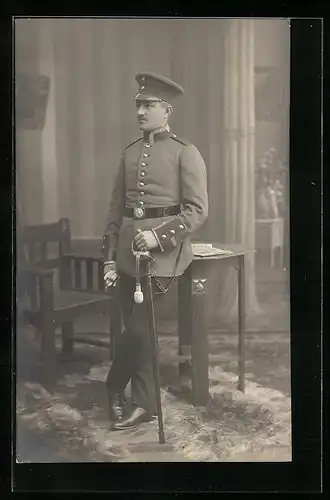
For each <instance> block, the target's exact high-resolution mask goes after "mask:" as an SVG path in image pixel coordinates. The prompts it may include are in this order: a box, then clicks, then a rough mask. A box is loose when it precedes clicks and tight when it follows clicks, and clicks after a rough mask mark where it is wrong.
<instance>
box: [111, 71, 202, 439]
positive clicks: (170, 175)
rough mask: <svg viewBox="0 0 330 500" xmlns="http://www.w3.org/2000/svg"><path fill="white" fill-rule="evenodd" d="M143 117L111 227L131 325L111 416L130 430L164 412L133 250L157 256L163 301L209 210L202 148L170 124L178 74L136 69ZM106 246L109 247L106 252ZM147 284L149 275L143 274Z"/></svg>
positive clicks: (121, 346)
mask: <svg viewBox="0 0 330 500" xmlns="http://www.w3.org/2000/svg"><path fill="white" fill-rule="evenodd" d="M136 81H137V82H138V84H139V91H138V94H137V95H136V96H135V102H136V110H137V119H138V123H139V127H140V129H141V131H142V132H143V135H142V137H140V138H139V139H137V140H136V141H134V142H133V143H131V144H129V145H128V146H127V147H126V148H125V150H124V152H123V154H122V158H121V163H120V166H119V170H118V173H117V177H116V180H115V186H114V189H113V193H112V198H111V202H110V210H109V215H108V219H107V224H106V228H105V233H104V241H105V239H106V237H107V240H108V241H109V249H108V252H107V255H103V258H107V259H108V261H107V262H106V265H105V280H106V283H107V285H108V286H112V285H113V284H115V283H116V281H117V278H118V284H119V288H120V300H121V306H122V312H123V318H124V331H123V333H122V334H121V335H120V339H119V342H118V346H116V350H115V359H114V361H113V363H112V366H111V369H110V371H109V374H108V377H107V392H108V397H109V418H110V422H111V424H112V428H113V429H117V430H119V429H128V428H133V427H135V426H137V425H138V424H139V423H141V422H147V421H150V420H152V419H153V418H154V415H155V414H156V406H155V394H154V383H153V370H152V354H151V346H150V337H149V316H148V307H147V306H148V305H147V304H145V301H144V302H143V303H142V304H134V300H133V294H134V291H135V284H136V283H135V272H136V269H135V264H136V262H135V257H134V254H133V249H135V250H138V251H141V250H142V251H149V252H150V254H151V256H152V264H151V269H152V275H153V288H154V292H155V301H156V307H157V303H158V302H159V301H160V300H161V298H162V296H163V294H164V293H166V291H167V289H168V287H169V286H170V284H171V283H172V281H173V278H174V277H176V276H179V275H180V274H182V273H183V272H184V271H185V269H186V268H187V267H188V265H189V264H190V263H191V260H192V248H191V242H190V236H191V234H192V233H193V232H194V231H195V230H196V229H197V228H198V227H200V226H201V225H202V224H203V223H204V221H205V219H206V217H207V215H208V194H207V176H206V167H205V163H204V160H203V158H202V156H201V154H200V152H199V151H198V149H197V148H196V147H195V146H194V145H192V144H190V143H189V142H188V141H186V140H185V139H181V138H180V137H177V136H176V135H175V134H173V133H172V132H171V130H170V127H169V124H168V120H169V117H170V115H171V113H172V111H173V102H174V99H175V98H177V97H178V96H180V95H181V94H183V93H184V91H183V89H182V87H181V86H180V85H178V84H176V83H174V82H173V81H171V80H169V79H167V78H164V77H162V76H159V75H156V74H153V73H139V74H138V75H136ZM104 253H105V252H104V251H103V254H104ZM141 286H142V291H143V290H144V289H145V288H146V278H145V276H144V277H143V276H142V279H141ZM129 381H130V382H131V394H132V412H131V414H130V415H129V416H126V417H125V418H122V416H123V414H122V411H121V403H120V401H119V399H118V395H120V394H123V392H124V389H125V387H126V386H127V384H128V382H129Z"/></svg>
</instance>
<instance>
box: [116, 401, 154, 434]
mask: <svg viewBox="0 0 330 500" xmlns="http://www.w3.org/2000/svg"><path fill="white" fill-rule="evenodd" d="M155 418H156V417H155V416H154V415H153V414H152V413H150V412H149V411H148V410H145V409H144V408H140V407H138V406H136V407H135V408H134V409H133V411H132V413H131V415H130V416H129V417H128V418H126V419H121V420H117V421H116V422H114V424H113V427H112V428H113V429H114V430H118V431H121V430H126V429H134V428H135V427H137V426H138V425H139V424H142V423H144V422H151V421H152V420H154V419H155Z"/></svg>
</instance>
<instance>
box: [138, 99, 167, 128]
mask: <svg viewBox="0 0 330 500" xmlns="http://www.w3.org/2000/svg"><path fill="white" fill-rule="evenodd" d="M136 112H137V119H138V122H139V126H140V129H141V130H146V131H152V130H155V129H157V128H160V127H163V126H164V125H166V123H167V120H168V113H167V110H166V107H165V106H164V104H163V103H161V102H152V101H136Z"/></svg>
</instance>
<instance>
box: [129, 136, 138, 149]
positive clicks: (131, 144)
mask: <svg viewBox="0 0 330 500" xmlns="http://www.w3.org/2000/svg"><path fill="white" fill-rule="evenodd" d="M141 140H142V137H139V138H138V139H136V140H135V141H133V142H131V143H130V144H129V145H128V146H125V149H127V148H129V147H131V146H133V144H135V143H136V142H139V141H141Z"/></svg>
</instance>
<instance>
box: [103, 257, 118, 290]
mask: <svg viewBox="0 0 330 500" xmlns="http://www.w3.org/2000/svg"><path fill="white" fill-rule="evenodd" d="M117 277H118V274H117V266H116V263H115V262H111V263H110V264H107V265H106V267H105V274H104V281H105V287H106V288H111V287H112V286H114V285H115V284H116V281H117Z"/></svg>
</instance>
